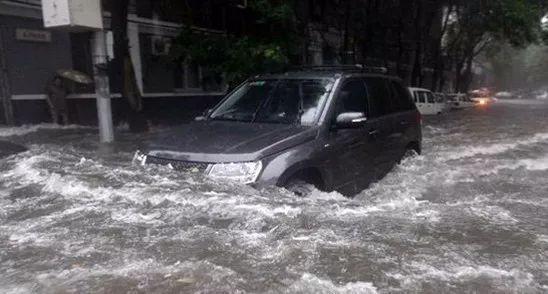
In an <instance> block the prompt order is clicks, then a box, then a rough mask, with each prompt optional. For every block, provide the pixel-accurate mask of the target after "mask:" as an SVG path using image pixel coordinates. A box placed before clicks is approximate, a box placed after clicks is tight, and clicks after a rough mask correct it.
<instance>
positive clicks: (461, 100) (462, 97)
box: [447, 93, 477, 109]
mask: <svg viewBox="0 0 548 294" xmlns="http://www.w3.org/2000/svg"><path fill="white" fill-rule="evenodd" d="M447 97H448V100H447V103H448V104H449V105H450V106H451V109H463V108H471V107H474V106H475V105H476V104H477V103H476V102H474V101H473V100H472V99H470V98H469V97H468V96H467V95H466V94H462V93H456V94H447Z"/></svg>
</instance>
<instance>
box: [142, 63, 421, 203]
mask: <svg viewBox="0 0 548 294" xmlns="http://www.w3.org/2000/svg"><path fill="white" fill-rule="evenodd" d="M421 138H422V135H421V116H420V113H419V112H418V111H417V109H416V107H415V105H414V103H413V101H412V100H411V96H410V95H409V92H408V91H407V90H406V88H405V87H404V86H403V85H402V83H401V82H400V80H399V79H397V78H394V77H390V76H387V75H384V74H379V73H375V70H373V69H367V68H359V67H340V68H339V67H324V68H306V69H302V70H297V71H291V72H286V73H283V74H267V75H261V76H257V77H255V78H252V79H250V80H248V81H246V82H244V83H243V84H242V85H240V86H239V87H238V88H236V89H235V90H234V91H233V92H231V93H230V94H228V95H227V96H226V97H225V98H224V99H223V100H222V101H221V102H220V103H219V104H218V105H217V106H215V107H214V108H213V109H212V110H211V111H207V112H206V114H205V115H204V117H201V118H199V119H198V121H195V122H192V123H190V124H188V125H185V126H183V127H180V128H178V129H176V130H174V131H173V132H171V133H169V134H166V135H165V136H164V137H163V138H159V140H158V141H156V142H154V143H152V144H151V145H150V146H149V149H148V150H146V152H144V153H140V152H137V153H136V155H135V159H134V160H135V161H137V162H139V163H141V164H143V165H145V164H161V165H168V166H170V167H172V168H173V169H175V170H183V171H191V172H199V173H204V174H206V175H207V176H209V177H210V178H212V179H217V180H228V181H234V182H239V183H243V184H251V185H253V186H259V187H260V186H265V185H277V186H281V187H286V188H288V189H289V190H291V191H294V192H296V193H297V194H306V193H303V192H302V190H301V188H302V187H303V185H302V184H305V186H308V187H310V185H314V186H315V187H317V188H318V189H321V190H324V191H333V190H335V191H339V192H341V193H342V194H344V195H348V196H351V195H354V194H356V193H358V192H360V191H362V190H364V189H365V188H367V187H368V185H369V184H370V183H372V182H375V181H377V180H379V179H380V178H382V177H383V176H384V175H385V174H386V173H388V172H389V171H390V170H391V169H392V168H393V166H394V165H395V164H396V163H397V162H399V161H400V160H401V159H402V158H403V157H404V156H405V154H409V152H410V151H414V152H417V153H420V152H421Z"/></svg>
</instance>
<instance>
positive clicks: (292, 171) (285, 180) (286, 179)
mask: <svg viewBox="0 0 548 294" xmlns="http://www.w3.org/2000/svg"><path fill="white" fill-rule="evenodd" d="M296 180H300V181H304V182H306V183H307V184H311V185H314V186H315V187H316V188H317V189H319V190H325V189H326V187H327V185H326V182H325V176H324V175H323V173H322V172H321V170H320V169H319V168H318V167H314V166H306V165H300V164H297V165H295V166H293V167H292V168H289V169H288V170H287V171H286V172H285V173H284V174H283V175H282V176H281V177H280V179H279V181H278V184H277V185H278V186H280V187H285V186H287V185H288V184H290V183H291V181H296Z"/></svg>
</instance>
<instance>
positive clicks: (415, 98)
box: [413, 91, 419, 103]
mask: <svg viewBox="0 0 548 294" xmlns="http://www.w3.org/2000/svg"><path fill="white" fill-rule="evenodd" d="M413 99H414V100H415V103H418V102H419V92H417V91H413Z"/></svg>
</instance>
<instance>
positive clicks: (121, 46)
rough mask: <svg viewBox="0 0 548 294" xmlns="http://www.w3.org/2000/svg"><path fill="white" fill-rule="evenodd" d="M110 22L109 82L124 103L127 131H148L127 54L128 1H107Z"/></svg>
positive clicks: (139, 94) (131, 64)
mask: <svg viewBox="0 0 548 294" xmlns="http://www.w3.org/2000/svg"><path fill="white" fill-rule="evenodd" d="M109 4H110V6H111V7H110V8H111V14H112V21H111V29H112V34H113V39H114V50H113V51H114V59H113V60H112V63H111V65H112V71H111V73H112V75H111V80H112V82H113V85H114V89H116V90H118V91H120V93H121V94H122V96H123V99H124V101H126V103H125V105H124V111H125V112H126V115H127V117H126V118H127V121H128V124H129V129H130V131H132V132H145V131H148V125H147V122H146V119H145V117H144V115H143V114H142V112H141V110H142V108H143V105H142V97H141V92H140V90H139V88H138V86H137V81H136V78H135V72H134V68H133V62H132V61H131V57H130V54H129V42H128V35H127V17H128V6H129V0H117V1H109Z"/></svg>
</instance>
